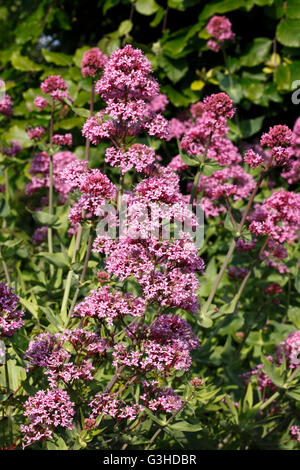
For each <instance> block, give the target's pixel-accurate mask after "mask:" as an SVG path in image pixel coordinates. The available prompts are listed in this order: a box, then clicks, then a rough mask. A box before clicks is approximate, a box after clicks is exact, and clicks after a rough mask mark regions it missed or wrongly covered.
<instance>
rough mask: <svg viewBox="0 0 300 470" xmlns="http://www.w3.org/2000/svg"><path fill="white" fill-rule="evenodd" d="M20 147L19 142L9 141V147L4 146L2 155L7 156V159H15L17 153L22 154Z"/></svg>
mask: <svg viewBox="0 0 300 470" xmlns="http://www.w3.org/2000/svg"><path fill="white" fill-rule="evenodd" d="M22 150H23V149H22V146H21V144H20V142H18V141H16V142H13V141H12V140H10V141H9V146H8V147H7V146H4V147H3V149H2V153H3V155H7V156H8V157H15V156H16V155H18V154H19V153H21V152H22Z"/></svg>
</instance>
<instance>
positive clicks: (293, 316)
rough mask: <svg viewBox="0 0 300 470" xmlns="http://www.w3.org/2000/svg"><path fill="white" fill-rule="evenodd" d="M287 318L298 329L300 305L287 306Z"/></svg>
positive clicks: (299, 327) (299, 325) (299, 326)
mask: <svg viewBox="0 0 300 470" xmlns="http://www.w3.org/2000/svg"><path fill="white" fill-rule="evenodd" d="M288 318H289V320H290V321H291V322H292V323H293V324H294V325H295V327H296V328H298V329H299V330H300V307H289V309H288Z"/></svg>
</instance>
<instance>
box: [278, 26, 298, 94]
mask: <svg viewBox="0 0 300 470" xmlns="http://www.w3.org/2000/svg"><path fill="white" fill-rule="evenodd" d="M299 27H300V22H299ZM274 82H275V84H276V85H277V88H278V90H282V91H290V90H291V70H290V67H289V65H287V64H282V65H279V67H276V69H275V72H274Z"/></svg>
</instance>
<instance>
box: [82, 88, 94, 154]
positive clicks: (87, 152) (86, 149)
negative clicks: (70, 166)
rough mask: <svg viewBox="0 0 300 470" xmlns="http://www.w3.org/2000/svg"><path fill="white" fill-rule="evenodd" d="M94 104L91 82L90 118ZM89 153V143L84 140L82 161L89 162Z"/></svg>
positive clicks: (87, 140)
mask: <svg viewBox="0 0 300 470" xmlns="http://www.w3.org/2000/svg"><path fill="white" fill-rule="evenodd" d="M94 103H95V82H94V80H93V81H92V89H91V99H90V117H91V116H93V112H94ZM89 152H90V141H89V139H86V141H85V151H84V159H85V160H87V161H88V160H89Z"/></svg>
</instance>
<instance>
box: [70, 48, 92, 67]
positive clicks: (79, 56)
mask: <svg viewBox="0 0 300 470" xmlns="http://www.w3.org/2000/svg"><path fill="white" fill-rule="evenodd" d="M89 50H90V47H89V46H83V47H80V48H79V49H76V51H75V54H74V55H73V62H74V64H75V65H77V67H79V68H80V67H81V61H82V58H83V54H84V53H85V52H86V51H89Z"/></svg>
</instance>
